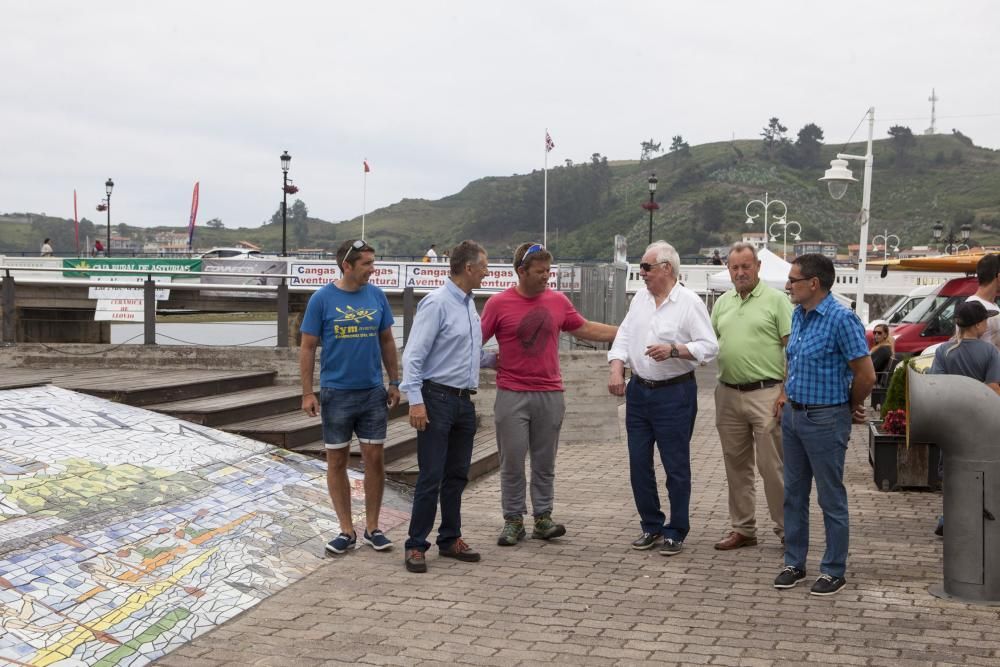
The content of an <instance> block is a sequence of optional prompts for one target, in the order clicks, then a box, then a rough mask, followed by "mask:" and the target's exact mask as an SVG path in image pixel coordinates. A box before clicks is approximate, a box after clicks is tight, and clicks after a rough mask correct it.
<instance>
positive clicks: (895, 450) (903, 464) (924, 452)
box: [868, 359, 941, 491]
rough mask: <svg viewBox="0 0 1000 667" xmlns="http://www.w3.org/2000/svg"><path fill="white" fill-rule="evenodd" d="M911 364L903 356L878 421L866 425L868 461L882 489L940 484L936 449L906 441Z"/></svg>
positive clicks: (937, 485)
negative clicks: (907, 394) (907, 371)
mask: <svg viewBox="0 0 1000 667" xmlns="http://www.w3.org/2000/svg"><path fill="white" fill-rule="evenodd" d="M912 365H913V360H912V359H907V360H906V361H904V362H902V363H900V364H898V365H897V366H896V370H895V371H894V372H893V374H892V377H891V378H890V380H889V386H888V388H887V389H886V393H885V401H883V403H882V420H881V421H872V422H869V425H868V461H869V462H870V463H871V464H872V469H873V471H874V478H875V484H876V485H877V486H878V487H879V488H880V489H882V490H883V491H895V490H897V489H900V488H922V489H934V488H937V487H939V486H940V484H941V479H940V477H939V475H938V460H939V457H940V452H939V451H938V448H937V447H936V446H935V445H933V444H931V443H914V442H909V437H908V434H907V423H908V421H909V420H908V418H907V411H908V407H907V403H906V370H907V368H909V367H911V366H912ZM918 370H919V369H918Z"/></svg>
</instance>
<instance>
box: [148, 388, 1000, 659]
mask: <svg viewBox="0 0 1000 667" xmlns="http://www.w3.org/2000/svg"><path fill="white" fill-rule="evenodd" d="M706 370H708V369H706ZM699 375H700V376H702V377H700V378H699V383H700V392H699V402H700V406H701V409H700V411H699V413H698V421H697V425H696V435H695V437H694V439H693V441H692V466H693V480H694V493H693V498H692V503H691V512H692V531H691V534H690V535H689V536H688V539H687V541H686V542H685V545H684V552H683V553H682V554H680V555H678V556H674V557H672V558H669V559H668V558H664V557H663V556H660V555H659V554H658V553H657V551H656V550H653V551H650V552H637V551H633V550H631V549H630V548H629V546H628V544H629V542H630V541H631V540H632V539H634V538H635V537H636V535H637V534H638V532H639V530H638V520H637V517H636V514H635V508H634V506H633V503H632V497H631V491H630V489H629V483H628V471H627V464H626V450H625V444H624V442H600V443H589V444H567V445H564V446H563V447H562V449H561V451H560V452H559V462H558V473H557V493H556V513H555V518H556V519H557V520H559V521H562V522H565V523H566V525H567V530H568V534H567V536H566V537H564V538H562V539H559V540H556V541H553V542H551V543H548V542H542V541H538V540H530V539H529V540H526V541H524V542H522V543H521V544H519V545H518V546H517V547H512V548H504V547H498V546H496V536H497V534H498V531H499V530H500V526H501V523H502V520H501V517H500V512H499V495H500V494H499V479H498V477H497V475H495V474H494V475H490V476H488V477H486V478H483V479H481V480H479V481H478V482H477V483H474V484H472V485H470V487H469V489H468V490H467V492H466V496H465V506H464V521H465V524H464V532H465V537H466V539H467V541H468V542H469V543H470V544H472V545H473V546H475V547H476V548H477V549H479V550H480V551H481V552H482V554H483V561H482V562H481V563H478V564H466V563H460V562H456V561H453V560H444V559H441V558H439V557H438V556H437V555H436V553H435V550H434V549H432V550H431V551H430V552H428V556H429V557H428V568H429V572H428V573H427V574H423V575H417V574H409V573H407V572H406V571H405V570H404V569H403V563H402V560H403V554H402V549H401V548H400V547H397V548H396V549H394V550H393V551H392V552H391V553H388V554H386V553H376V552H374V551H372V550H371V549H362V550H359V551H355V552H352V553H350V554H348V555H346V556H345V557H341V558H336V559H333V558H331V559H330V560H329V562H328V563H327V564H326V565H325V566H324V567H321V568H320V569H319V570H318V571H316V572H315V573H313V574H311V575H309V576H307V577H306V578H305V579H303V580H302V581H299V582H298V583H296V584H294V585H292V586H291V587H289V588H288V589H285V590H283V591H281V592H280V593H278V594H276V595H274V596H273V597H270V598H268V599H267V600H265V601H263V602H262V603H261V604H260V605H259V606H257V607H255V608H253V609H251V610H249V611H247V612H245V613H244V614H242V615H240V616H239V617H237V618H235V619H233V620H232V621H230V622H228V623H226V624H225V625H223V626H221V627H219V628H218V629H216V630H214V631H212V632H210V633H208V634H206V635H204V636H202V637H199V638H197V639H196V640H195V641H193V642H191V643H190V644H188V645H186V646H184V647H182V648H180V649H178V650H177V651H175V652H173V653H171V654H169V655H167V656H166V657H165V658H163V659H161V660H160V662H159V663H158V664H161V665H176V666H178V667H181V666H184V667H192V666H198V665H217V664H240V665H254V664H258V665H282V666H283V667H293V666H295V665H316V664H345V663H363V664H393V665H395V664H398V665H412V664H419V663H439V662H457V663H462V664H483V665H518V664H539V663H550V664H552V663H554V664H599V665H610V664H636V663H642V662H656V663H661V664H719V665H772V664H809V663H826V664H838V665H893V666H897V665H927V664H962V665H1000V639H998V637H997V629H998V628H1000V610H998V609H996V608H989V607H981V606H971V605H962V604H955V603H950V602H945V601H942V600H939V599H937V598H934V597H932V596H931V595H929V594H928V592H927V587H928V585H929V584H931V583H934V582H937V581H940V578H941V551H942V545H941V542H940V541H939V540H938V539H937V538H935V537H934V536H933V535H932V534H931V531H932V529H933V527H934V523H935V518H936V516H937V515H938V514H939V513H940V509H941V496H940V494H936V493H919V492H905V493H882V492H880V491H878V490H877V489H876V488H875V485H874V483H873V482H872V474H871V468H870V466H869V464H868V460H867V439H866V433H865V431H864V427H860V426H857V427H855V429H854V434H853V438H852V442H851V447H850V450H849V455H848V465H847V480H846V481H847V484H848V487H849V488H848V490H849V497H850V503H851V527H852V531H851V537H852V544H851V557H850V561H849V564H848V573H847V577H848V586H847V587H846V588H845V589H844V590H843V591H841V592H840V593H839V594H837V595H836V596H833V597H831V598H816V597H812V596H810V595H809V594H808V585H806V586H802V585H800V586H798V587H797V588H794V589H791V590H788V591H781V592H779V591H777V590H775V589H774V588H773V587H772V586H771V582H772V581H773V579H774V577H775V575H776V574H777V573H778V571H779V570H780V569H781V566H782V551H781V546H780V544H779V542H778V539H777V538H776V537H775V536H774V535H773V533H771V532H770V525H769V520H768V519H767V515H766V509H765V506H764V499H763V493H762V491H761V489H760V483H759V481H758V491H759V493H758V502H757V507H758V522H759V529H760V530H759V533H760V536H761V538H762V539H761V544H760V546H757V547H749V548H743V549H738V550H735V551H728V552H720V551H715V550H714V549H713V548H712V545H713V543H714V542H715V541H716V540H718V539H719V538H721V537H722V536H723V535H724V534H725V533H726V531H727V528H728V513H727V509H726V482H725V472H724V469H723V464H722V458H721V454H720V448H719V441H718V435H717V434H716V431H715V427H714V421H713V420H714V413H713V400H712V385H713V384H714V381H712V380H711V379H710V375H708V374H707V373H705V374H702V373H699ZM660 472H661V473H662V471H660ZM663 495H664V497H665V494H663ZM813 510H814V512H813V517H812V521H811V525H812V531H813V535H812V545H813V550H812V552H811V554H810V558H809V564H808V569H809V573H810V577H809V578H808V580H807V581H810V582H811V580H812V578H813V575H815V574H818V561H819V558H820V556H821V552H822V542H821V540H822V520H821V518H820V515H819V513H818V511H816V507H815V499H814V501H813ZM405 532H406V531H405V527H400V528H397V529H396V530H394V531H392V532H391V534H390V536H391V537H393V538H395V540H396V542H397V544H398V545H401V543H402V541H403V540H404V539H405Z"/></svg>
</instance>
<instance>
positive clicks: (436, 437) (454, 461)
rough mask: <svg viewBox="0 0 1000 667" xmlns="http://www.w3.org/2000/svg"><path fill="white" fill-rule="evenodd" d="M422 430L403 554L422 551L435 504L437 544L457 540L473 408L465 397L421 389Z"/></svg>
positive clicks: (472, 435)
mask: <svg viewBox="0 0 1000 667" xmlns="http://www.w3.org/2000/svg"><path fill="white" fill-rule="evenodd" d="M423 396H424V406H425V407H426V409H427V420H428V421H427V428H426V429H425V430H423V431H418V432H417V463H418V464H419V466H420V473H419V475H418V476H417V487H416V489H415V490H414V492H413V511H412V512H411V514H410V534H409V537H408V538H407V540H406V549H420V550H421V551H427V549H428V548H430V546H431V543H430V542H428V541H427V536H428V535H430V534H431V530H433V529H434V520H435V518H436V516H437V506H438V500H439V499H440V501H441V526H440V528H438V535H437V545H438V547H439V548H441V549H448V548H450V547H451V545H452V544H454V543H455V540H456V539H458V538H459V537H461V536H462V492H463V491H464V490H465V485H466V483H467V482H468V481H469V463H470V461H471V460H472V443H473V439H474V438H475V435H476V408H475V406H474V405H473V404H472V400H471V399H470V398H469V397H468V396H455V395H454V394H449V393H448V392H445V391H442V390H440V389H433V388H431V387H428V386H427V385H424V387H423Z"/></svg>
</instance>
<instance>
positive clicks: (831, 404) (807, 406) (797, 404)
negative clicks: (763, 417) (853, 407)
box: [788, 401, 847, 410]
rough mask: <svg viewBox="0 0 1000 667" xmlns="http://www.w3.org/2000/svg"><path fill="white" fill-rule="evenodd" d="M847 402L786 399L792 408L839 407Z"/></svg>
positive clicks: (816, 408) (817, 408)
mask: <svg viewBox="0 0 1000 667" xmlns="http://www.w3.org/2000/svg"><path fill="white" fill-rule="evenodd" d="M845 403H847V401H844V403H822V404H815V403H813V404H806V403H796V402H795V401H788V404H789V405H790V406H792V410H819V409H820V408H839V407H840V406H842V405H844V404H845Z"/></svg>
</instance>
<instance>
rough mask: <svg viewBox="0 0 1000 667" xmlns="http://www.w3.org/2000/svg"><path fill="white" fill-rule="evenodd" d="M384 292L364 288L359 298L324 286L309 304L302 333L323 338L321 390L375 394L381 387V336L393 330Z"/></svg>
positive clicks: (376, 288) (373, 287) (332, 287)
mask: <svg viewBox="0 0 1000 667" xmlns="http://www.w3.org/2000/svg"><path fill="white" fill-rule="evenodd" d="M392 323H393V318H392V310H391V309H390V308H389V300H388V299H386V298H385V292H383V291H382V290H381V289H379V288H378V287H375V286H374V285H364V286H363V287H362V288H361V289H359V290H358V291H356V292H348V291H345V290H342V289H340V288H339V287H337V286H336V285H335V284H334V283H329V284H327V285H324V286H323V287H321V288H320V289H319V290H317V291H316V293H315V294H313V295H312V297H310V299H309V305H308V306H306V314H305V317H303V319H302V326H301V327H300V330H301V331H302V333H307V334H309V335H311V336H317V337H319V338H320V341H321V344H322V346H323V347H322V350H321V351H320V375H319V380H320V386H322V387H327V388H330V389H371V388H372V387H377V386H379V385H381V384H382V346H381V343H380V340H379V334H381V333H382V331H384V330H385V329H388V328H390V327H391V326H392Z"/></svg>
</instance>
